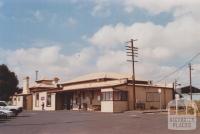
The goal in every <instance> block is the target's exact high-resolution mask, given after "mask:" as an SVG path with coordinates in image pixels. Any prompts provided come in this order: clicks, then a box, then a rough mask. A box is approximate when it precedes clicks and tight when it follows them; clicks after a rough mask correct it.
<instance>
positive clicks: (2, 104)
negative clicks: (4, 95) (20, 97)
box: [0, 101, 23, 115]
mask: <svg viewBox="0 0 200 134" xmlns="http://www.w3.org/2000/svg"><path fill="white" fill-rule="evenodd" d="M0 109H3V110H9V111H12V112H13V113H14V114H15V115H17V114H19V113H20V112H22V109H23V108H22V107H19V106H12V105H8V104H7V103H6V102H5V101H0Z"/></svg>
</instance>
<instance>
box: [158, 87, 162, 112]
mask: <svg viewBox="0 0 200 134" xmlns="http://www.w3.org/2000/svg"><path fill="white" fill-rule="evenodd" d="M158 93H159V96H160V111H161V106H162V103H161V93H162V89H161V88H159V89H158Z"/></svg>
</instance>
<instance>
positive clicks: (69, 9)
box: [0, 0, 173, 51]
mask: <svg viewBox="0 0 200 134" xmlns="http://www.w3.org/2000/svg"><path fill="white" fill-rule="evenodd" d="M93 5H94V4H93V3H89V2H88V3H86V2H82V3H73V2H71V1H70V0H69V1H67V0H66V2H50V1H49V2H48V1H35V0H29V1H23V0H21V1H20V0H16V1H14V2H13V1H3V7H2V8H1V12H0V13H1V18H0V20H1V23H0V28H1V31H0V35H1V36H0V37H1V38H0V43H1V44H3V45H2V47H3V48H8V49H16V48H19V47H31V46H30V45H27V44H30V43H32V42H35V41H40V40H41V41H53V42H60V43H62V44H66V45H67V46H70V47H73V46H71V45H70V44H71V43H72V42H81V43H82V42H83V41H82V36H84V35H86V36H91V35H92V34H93V33H95V32H96V31H97V30H98V29H99V28H101V27H102V26H103V25H106V24H111V25H115V24H117V23H118V22H121V23H124V24H127V25H128V24H132V23H134V22H147V21H151V22H153V23H155V24H159V25H165V24H166V23H167V22H169V21H171V20H172V19H173V16H172V14H170V13H160V14H158V15H156V16H153V15H151V14H150V13H148V12H147V11H145V10H143V9H139V8H138V9H136V10H135V11H134V13H129V14H127V13H125V12H124V11H123V10H119V9H120V6H119V5H115V6H112V7H110V10H111V13H110V14H111V15H108V16H107V15H104V13H102V14H99V15H97V16H94V15H92V13H91V12H92V10H93ZM105 14H106V13H105ZM70 20H71V21H70ZM77 45H78V43H77ZM75 48H76V49H77V48H82V46H81V45H78V46H75ZM70 49H73V48H70ZM67 50H68V49H66V51H67ZM69 51H71V50H69ZM73 51H74V50H73Z"/></svg>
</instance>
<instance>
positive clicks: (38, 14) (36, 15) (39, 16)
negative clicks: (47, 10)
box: [33, 10, 44, 22]
mask: <svg viewBox="0 0 200 134" xmlns="http://www.w3.org/2000/svg"><path fill="white" fill-rule="evenodd" d="M33 17H34V18H35V20H36V21H38V22H41V21H43V20H44V15H43V14H42V13H41V11H39V10H36V11H35V12H33Z"/></svg>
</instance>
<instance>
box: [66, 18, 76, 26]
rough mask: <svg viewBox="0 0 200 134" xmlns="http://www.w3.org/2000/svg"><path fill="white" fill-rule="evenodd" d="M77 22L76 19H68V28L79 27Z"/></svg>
mask: <svg viewBox="0 0 200 134" xmlns="http://www.w3.org/2000/svg"><path fill="white" fill-rule="evenodd" d="M77 23H78V22H77V20H76V19H74V18H72V17H69V18H68V19H67V26H68V27H74V26H76V25H77Z"/></svg>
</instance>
